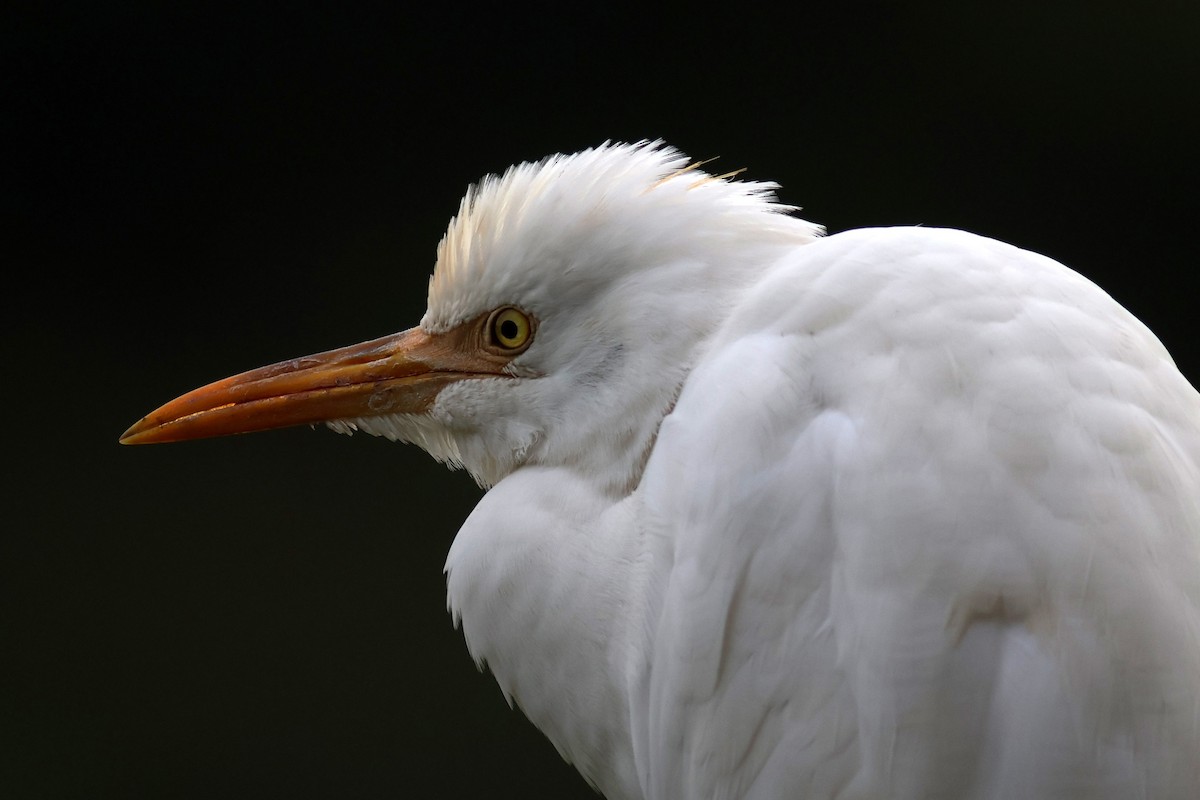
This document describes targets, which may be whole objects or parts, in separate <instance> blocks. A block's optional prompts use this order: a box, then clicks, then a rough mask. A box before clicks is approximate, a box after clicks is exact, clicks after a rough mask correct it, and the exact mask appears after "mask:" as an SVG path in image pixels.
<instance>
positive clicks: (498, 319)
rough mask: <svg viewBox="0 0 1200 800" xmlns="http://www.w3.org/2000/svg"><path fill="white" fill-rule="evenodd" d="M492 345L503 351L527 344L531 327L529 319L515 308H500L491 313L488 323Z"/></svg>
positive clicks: (531, 330) (531, 331)
mask: <svg viewBox="0 0 1200 800" xmlns="http://www.w3.org/2000/svg"><path fill="white" fill-rule="evenodd" d="M488 330H489V331H490V332H491V336H492V343H493V344H495V345H497V346H498V347H502V348H504V349H505V350H517V349H519V348H522V347H524V346H525V345H527V344H528V343H529V337H530V335H531V334H532V333H533V326H532V325H530V323H529V317H527V316H525V315H524V314H522V313H521V312H520V311H518V310H517V309H515V308H501V309H497V310H496V311H494V312H493V313H492V318H491V319H490V320H489V321H488Z"/></svg>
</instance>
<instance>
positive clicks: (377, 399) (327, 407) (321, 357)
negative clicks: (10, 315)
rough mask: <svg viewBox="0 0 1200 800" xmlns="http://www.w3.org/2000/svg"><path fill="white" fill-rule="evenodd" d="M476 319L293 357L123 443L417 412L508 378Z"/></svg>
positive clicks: (187, 398)
mask: <svg viewBox="0 0 1200 800" xmlns="http://www.w3.org/2000/svg"><path fill="white" fill-rule="evenodd" d="M479 322H480V321H471V322H467V323H464V324H462V325H460V326H459V327H457V328H455V329H453V330H450V331H447V332H445V333H439V334H427V333H425V332H424V331H422V330H421V329H420V328H412V329H411V330H407V331H404V332H403V333H397V334H393V335H391V336H384V337H382V338H380V339H374V340H372V341H369V342H363V343H362V344H356V345H351V346H350V347H343V348H341V349H338V350H330V351H328V352H325V353H318V354H316V355H312V356H307V357H305V358H294V359H289V360H287V361H281V362H279V363H278V364H272V365H271V366H268V367H260V368H259V369H254V370H250V371H249V372H243V373H241V374H240V375H234V376H233V377H231V378H225V379H224V380H220V381H217V382H216V383H210V384H208V385H207V386H202V387H201V388H199V389H195V390H194V391H191V392H188V393H187V394H185V395H183V396H182V397H178V398H176V399H174V400H172V401H171V402H169V403H167V404H166V405H164V406H162V407H161V408H159V409H158V410H156V411H154V412H152V413H150V414H149V415H147V416H145V417H143V418H142V419H140V420H139V421H138V422H136V423H134V425H133V426H132V427H130V428H129V430H127V431H125V433H124V434H122V436H121V443H122V444H153V443H157V442H178V441H184V440H187V439H202V438H206V437H209V436H225V435H227V434H232V433H250V432H252V431H265V430H270V429H273V428H285V427H288V426H291V425H306V424H311V423H316V422H327V421H330V420H337V419H355V418H358V417H367V416H372V415H375V414H421V413H424V412H426V411H428V409H429V407H430V406H431V405H432V404H433V401H434V400H435V399H436V398H437V395H438V392H440V391H441V390H442V389H443V388H445V387H446V386H448V385H449V384H451V383H454V382H456V381H460V380H465V379H471V378H495V377H508V373H506V372H504V367H505V366H506V365H507V364H508V362H509V361H510V360H511V356H502V355H499V354H497V353H495V352H492V351H490V350H489V349H487V348H485V347H483V346H481V333H480V331H481V326H480V325H479Z"/></svg>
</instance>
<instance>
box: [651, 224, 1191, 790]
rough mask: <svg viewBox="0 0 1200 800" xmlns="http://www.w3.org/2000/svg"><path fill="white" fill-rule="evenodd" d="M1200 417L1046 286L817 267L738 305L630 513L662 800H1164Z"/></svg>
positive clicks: (1186, 747) (1132, 327) (1062, 282)
mask: <svg viewBox="0 0 1200 800" xmlns="http://www.w3.org/2000/svg"><path fill="white" fill-rule="evenodd" d="M1198 429H1200V398H1198V396H1197V393H1196V391H1195V390H1194V389H1193V388H1192V387H1191V386H1190V385H1189V384H1188V382H1187V381H1186V380H1185V379H1184V378H1183V376H1182V375H1181V374H1180V373H1179V372H1178V370H1177V369H1176V368H1175V366H1174V364H1173V363H1172V361H1171V359H1170V357H1169V356H1168V355H1167V353H1166V351H1165V350H1164V349H1163V348H1162V346H1161V344H1160V343H1159V342H1158V341H1157V340H1156V339H1155V338H1154V336H1153V335H1152V334H1151V333H1150V332H1149V331H1148V330H1147V329H1146V328H1145V327H1144V326H1143V325H1142V324H1141V323H1139V322H1138V321H1137V320H1136V319H1135V318H1133V317H1132V315H1130V314H1129V313H1128V312H1126V311H1125V310H1124V309H1122V308H1121V307H1120V306H1119V305H1118V304H1117V303H1116V302H1114V301H1113V300H1112V299H1111V298H1109V297H1108V296H1107V295H1106V294H1104V293H1103V292H1102V291H1101V290H1100V289H1099V288H1097V287H1096V286H1095V285H1093V284H1091V283H1090V282H1088V281H1087V280H1086V279H1084V278H1082V277H1081V276H1079V275H1077V274H1076V273H1074V272H1071V271H1070V270H1068V269H1066V268H1064V267H1062V266H1061V265H1058V264H1057V263H1055V262H1053V261H1051V260H1050V259H1046V258H1043V257H1040V256H1037V255H1034V254H1031V253H1028V252H1024V251H1021V250H1018V249H1016V248H1013V247H1009V246H1007V245H1003V244H1000V243H998V242H994V241H991V240H986V239H982V238H980V237H976V236H972V235H970V234H966V233H962V232H956V231H941V230H936V229H924V228H919V229H889V230H864V231H855V232H852V233H846V234H839V235H837V236H832V237H829V238H828V239H824V240H820V241H817V242H815V243H813V244H810V245H807V246H805V247H803V248H800V249H797V250H796V251H795V253H794V254H793V255H792V256H791V257H789V258H788V259H785V261H784V262H782V263H780V264H779V265H778V266H777V267H776V268H774V269H773V270H772V271H771V272H770V273H769V274H767V275H766V276H765V277H764V279H763V280H762V281H761V282H760V283H759V284H758V285H757V286H756V287H755V288H754V289H753V290H752V291H751V292H750V293H749V294H748V295H747V296H746V298H745V299H744V300H743V301H742V302H741V303H740V304H739V306H738V307H737V308H736V309H735V310H734V312H733V314H732V316H731V317H730V319H729V320H728V322H727V324H726V325H725V326H724V327H723V329H722V330H721V331H720V332H719V334H718V335H717V336H716V338H715V340H714V342H713V344H712V347H711V348H710V350H709V351H708V353H707V355H706V356H705V357H704V358H703V359H702V360H701V361H700V363H699V364H698V365H697V367H696V369H695V370H694V371H693V373H692V374H691V376H690V377H689V379H688V381H687V383H686V385H685V387H684V389H683V392H682V394H681V396H680V398H679V401H678V403H677V405H676V407H675V409H674V411H673V412H672V413H671V414H670V415H669V416H668V417H667V418H666V420H665V421H664V423H663V426H662V429H661V431H660V435H659V439H658V441H657V443H656V446H655V448H654V452H653V455H652V456H651V459H650V461H649V464H648V466H647V469H646V473H645V476H644V479H643V481H642V484H641V487H640V488H639V494H640V495H641V502H642V503H643V504H644V508H645V513H644V515H643V518H644V520H645V522H644V525H645V530H644V536H645V537H646V539H647V540H649V541H665V542H669V545H666V546H664V547H663V548H662V555H661V556H660V558H659V560H658V562H657V563H656V569H657V572H656V573H655V575H654V578H653V581H654V583H656V584H660V585H661V586H662V587H663V588H662V589H661V600H660V602H657V603H651V604H649V605H648V606H647V607H646V608H645V613H646V618H645V627H646V630H647V631H649V632H650V633H649V634H648V636H647V640H646V643H645V658H644V660H643V661H642V662H641V665H640V669H639V670H638V671H637V672H636V674H634V675H633V676H632V678H631V702H630V709H631V725H632V735H633V740H634V751H635V758H636V762H637V768H638V774H639V777H640V779H641V782H642V785H643V787H644V788H645V790H646V796H647V797H652V798H668V797H763V798H768V797H781V796H797V797H798V796H802V797H810V798H817V797H835V796H836V797H847V796H849V797H864V798H883V797H887V798H900V797H912V798H938V797H945V798H996V799H997V800H999V798H1013V797H1056V798H1065V797H1079V798H1084V797H1087V798H1114V799H1115V798H1127V797H1138V796H1149V797H1171V798H1176V797H1177V798H1184V797H1191V796H1193V795H1194V791H1195V787H1196V786H1197V785H1200V727H1198V724H1197V721H1198V709H1200V505H1198V500H1197V498H1198V497H1200V466H1198V465H1200V440H1198Z"/></svg>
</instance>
